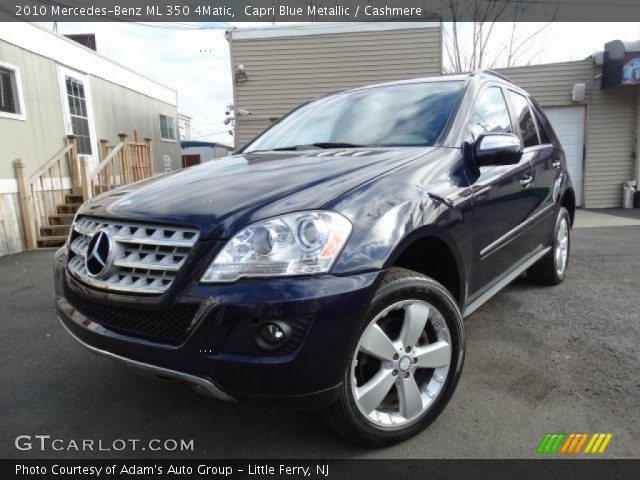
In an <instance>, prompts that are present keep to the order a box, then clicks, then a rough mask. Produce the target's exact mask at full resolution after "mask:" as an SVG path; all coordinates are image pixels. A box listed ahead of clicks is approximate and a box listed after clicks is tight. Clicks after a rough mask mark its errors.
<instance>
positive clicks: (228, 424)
mask: <svg viewBox="0 0 640 480" xmlns="http://www.w3.org/2000/svg"><path fill="white" fill-rule="evenodd" d="M594 214H595V215H598V212H595V213H594ZM581 215H583V216H584V220H585V221H584V222H582V220H583V218H581ZM613 215H614V216H615V215H616V213H615V212H613ZM633 218H635V219H637V216H635V217H633ZM606 220H607V222H604V223H601V224H602V225H605V226H598V225H600V224H598V222H597V219H595V220H594V218H593V215H590V214H589V212H580V213H579V217H578V222H577V225H578V226H583V227H589V228H576V229H574V230H573V238H572V252H571V260H570V270H569V272H568V277H567V279H566V280H565V282H564V283H563V284H561V285H560V286H557V287H544V286H537V285H531V284H529V283H527V282H526V278H524V277H523V278H520V279H518V280H516V281H515V282H514V283H513V284H512V285H511V286H509V287H508V288H506V289H505V290H504V291H503V292H501V293H500V294H499V295H497V296H496V297H495V298H494V299H492V300H491V301H489V302H488V303H487V304H485V305H484V306H483V307H481V308H480V309H479V310H478V311H477V312H476V313H474V314H473V315H472V316H471V317H469V318H468V320H467V323H466V328H467V357H466V364H465V367H464V371H463V373H462V378H461V380H460V383H459V386H458V389H457V392H456V393H455V395H454V397H453V399H452V400H451V402H450V403H449V405H448V407H447V408H446V410H445V411H444V413H443V414H442V415H441V416H440V418H439V419H438V420H437V421H436V422H435V423H433V424H432V425H431V426H430V427H429V428H428V429H427V430H426V431H424V432H423V433H422V434H420V435H419V436H417V437H416V438H414V439H412V440H409V441H407V442H405V443H403V444H401V445H397V446H394V447H390V448H385V449H379V450H367V449H363V448H359V447H355V446H353V445H352V444H350V443H348V442H347V441H345V440H343V439H342V438H341V437H339V436H337V435H336V434H334V433H333V431H332V430H330V429H329V428H328V427H326V426H325V425H324V424H323V423H322V421H321V420H319V419H318V418H317V417H316V416H315V415H313V414H311V413H308V412H300V411H286V410H280V409H277V408H273V407H264V406H259V405H254V404H252V405H248V404H230V403H223V402H220V401H216V400H213V399H210V398H207V397H203V396H200V395H198V394H197V393H195V392H193V391H192V390H190V389H189V388H188V387H186V386H184V385H182V384H178V383H175V382H163V381H160V380H154V379H149V378H145V377H140V376H137V375H134V374H133V373H131V372H130V371H129V370H127V369H124V368H123V367H121V366H119V365H117V364H115V363H113V362H111V361H109V360H107V359H104V358H100V357H96V356H94V355H92V354H90V353H89V352H87V351H86V350H85V349H84V348H82V347H81V346H80V345H78V344H77V343H76V342H75V340H73V339H72V338H70V337H69V335H68V334H67V333H66V332H65V331H64V330H63V328H62V327H61V326H60V324H59V322H58V320H57V319H56V317H55V315H54V312H53V306H52V295H53V294H52V259H53V251H50V250H49V251H38V252H27V253H21V254H17V255H12V256H6V257H2V258H0V339H1V341H2V348H0V379H1V380H0V387H1V388H0V410H1V412H2V413H1V414H0V458H46V457H49V458H109V457H124V458H134V457H142V458H147V457H163V458H172V457H176V458H177V457H181V458H182V457H194V458H205V457H206V458H213V459H215V458H366V457H376V458H451V457H454V458H520V457H535V456H536V453H535V450H536V447H537V445H538V443H539V442H540V440H541V439H542V437H543V436H544V434H545V433H547V432H611V433H613V439H612V440H611V442H610V444H609V446H608V448H607V450H606V452H605V453H604V454H603V455H602V456H601V457H607V458H630V457H635V458H637V457H640V423H639V422H640V402H639V401H638V400H639V398H640V368H639V367H640V351H639V348H638V345H639V344H640V318H639V315H638V312H639V308H638V301H639V299H640V295H639V294H640V226H637V225H635V224H631V225H628V224H627V222H626V221H620V222H615V221H614V222H611V221H610V220H611V219H606ZM594 222H595V224H594ZM585 223H586V225H585ZM20 435H28V436H31V440H32V448H31V449H27V450H19V449H17V448H16V446H15V439H16V437H18V436H20ZM35 435H50V436H51V438H52V439H53V438H57V439H61V442H58V443H57V444H56V445H57V446H58V447H61V448H63V450H61V451H54V450H52V449H51V448H48V449H47V450H46V451H44V452H43V451H40V449H39V444H38V441H35ZM84 439H89V440H93V441H96V442H97V441H98V440H102V441H103V442H104V443H103V445H102V447H103V448H104V447H105V446H106V447H107V448H108V447H110V446H113V445H114V443H113V441H114V440H117V439H125V440H126V439H139V440H140V441H141V443H139V444H137V447H136V448H138V450H136V451H132V450H131V448H129V447H127V448H126V449H125V450H123V451H114V450H113V449H112V450H111V451H96V450H94V451H84V452H83V451H80V452H78V451H76V450H75V449H74V448H73V443H72V441H73V442H81V441H82V440H84ZM153 439H159V440H162V441H164V440H167V439H169V440H176V441H177V442H180V440H181V439H182V440H186V441H187V444H188V443H189V441H190V440H193V450H192V451H179V450H178V451H173V452H167V451H151V450H150V449H149V448H145V447H144V446H145V445H146V446H148V445H149V441H150V440H153ZM21 441H23V442H24V441H25V440H24V439H23V440H21ZM19 442H20V441H19ZM70 445H71V448H70ZM155 445H156V446H157V445H158V444H157V443H156V444H155ZM169 445H170V446H171V445H172V443H169ZM21 446H22V448H25V447H26V443H21ZM97 446H98V445H97V444H95V448H97ZM49 447H51V446H50V445H49ZM142 448H145V450H142ZM579 456H580V457H583V458H584V457H586V455H579Z"/></svg>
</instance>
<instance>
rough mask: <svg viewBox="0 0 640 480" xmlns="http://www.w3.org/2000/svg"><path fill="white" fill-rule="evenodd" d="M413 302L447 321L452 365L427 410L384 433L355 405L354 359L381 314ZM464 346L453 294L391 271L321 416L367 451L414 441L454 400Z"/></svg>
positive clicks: (411, 275)
mask: <svg viewBox="0 0 640 480" xmlns="http://www.w3.org/2000/svg"><path fill="white" fill-rule="evenodd" d="M412 299H415V300H423V301H426V302H428V303H430V304H431V305H433V306H434V307H436V309H437V310H438V311H439V312H440V314H441V315H442V318H444V320H445V322H446V324H447V327H448V329H449V333H450V336H451V360H450V362H451V363H450V366H449V370H448V374H447V377H446V379H445V380H444V384H443V387H442V389H441V390H440V392H439V394H438V395H437V396H436V397H435V398H434V399H433V401H432V402H431V404H430V405H429V406H428V408H427V409H426V410H425V411H424V412H422V413H421V414H420V416H419V417H418V418H417V419H416V420H414V421H413V423H411V424H409V425H407V426H406V427H405V428H401V429H393V430H392V429H385V428H383V427H381V426H378V425H374V424H373V423H372V422H370V421H369V420H368V419H367V418H366V417H365V415H364V414H363V413H361V412H360V410H359V409H358V407H357V405H356V404H355V400H354V398H353V393H352V389H351V385H350V375H351V359H352V358H353V355H354V354H355V349H356V348H357V345H358V342H359V340H360V337H361V336H362V334H363V333H364V331H365V329H366V328H367V327H368V326H369V324H370V322H371V321H372V320H373V319H374V318H375V317H376V316H377V315H378V314H379V313H380V312H382V311H383V310H384V309H385V308H386V307H388V306H390V305H393V304H394V303H397V302H399V301H402V300H412ZM464 346H465V338H464V326H463V320H462V314H461V313H460V309H459V308H458V305H457V304H456V302H455V300H454V299H453V297H452V296H451V294H450V293H449V292H448V291H447V290H446V289H445V288H444V287H443V286H442V285H440V284H439V283H438V282H436V281H435V280H433V279H431V278H429V277H426V276H424V275H421V274H419V273H416V272H413V271H410V270H405V269H402V268H391V269H390V270H389V271H388V272H387V273H386V274H385V277H384V279H383V280H382V282H381V284H380V286H379V288H378V290H377V291H376V294H375V295H374V298H373V301H372V302H371V306H370V308H369V310H368V312H367V314H366V315H365V318H364V319H363V321H362V322H361V325H360V326H359V327H358V334H357V335H355V339H354V341H353V344H352V345H351V349H350V357H349V361H348V362H347V365H345V375H344V380H343V383H342V386H341V391H340V394H339V397H338V399H337V400H336V401H335V402H334V403H333V404H332V405H331V406H329V407H328V408H326V409H325V410H323V411H321V412H320V414H321V416H322V418H323V419H324V420H325V421H326V422H327V423H328V424H329V425H330V426H331V427H332V428H333V429H334V430H336V431H337V432H339V433H340V434H342V435H343V436H344V437H346V438H347V439H348V440H350V441H352V442H355V443H358V444H360V445H363V446H366V447H382V446H386V445H393V444H396V443H399V442H401V441H403V440H406V439H408V438H410V437H413V436H414V435H416V434H418V433H420V432H421V431H422V430H424V429H425V428H426V427H427V426H428V425H429V424H430V423H431V422H433V421H434V420H435V419H436V418H437V417H438V415H439V414H440V413H441V412H442V410H443V409H444V408H445V406H446V405H447V403H448V401H449V399H450V398H451V395H452V394H453V392H454V390H455V388H456V385H457V382H458V379H459V377H460V373H461V371H462V365H463V362H464ZM396 428H397V427H396Z"/></svg>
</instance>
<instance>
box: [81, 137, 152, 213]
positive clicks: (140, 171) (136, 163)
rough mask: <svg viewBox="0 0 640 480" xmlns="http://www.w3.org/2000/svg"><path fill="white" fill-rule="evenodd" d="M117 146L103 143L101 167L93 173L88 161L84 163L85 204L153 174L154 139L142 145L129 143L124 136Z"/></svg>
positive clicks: (84, 160)
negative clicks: (96, 196)
mask: <svg viewBox="0 0 640 480" xmlns="http://www.w3.org/2000/svg"><path fill="white" fill-rule="evenodd" d="M118 136H119V139H120V142H119V143H118V144H117V145H109V141H108V140H100V158H101V160H100V164H99V165H98V166H97V167H96V168H95V169H94V170H93V171H89V164H88V161H86V159H83V160H82V161H81V163H80V170H81V173H80V177H81V183H82V195H83V198H84V201H85V202H86V201H87V200H89V199H90V198H91V197H93V195H98V194H101V193H103V192H106V191H109V190H111V189H113V188H116V187H120V186H122V185H128V184H129V183H133V182H137V181H139V180H144V179H145V178H149V177H151V176H152V175H153V150H152V146H151V145H152V143H151V139H150V138H145V139H144V140H145V141H144V143H142V142H128V141H127V135H125V134H124V133H121V134H120V135H118Z"/></svg>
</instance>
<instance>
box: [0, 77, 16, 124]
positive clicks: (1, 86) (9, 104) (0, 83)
mask: <svg viewBox="0 0 640 480" xmlns="http://www.w3.org/2000/svg"><path fill="white" fill-rule="evenodd" d="M0 112H4V113H14V114H20V107H19V105H18V99H17V92H16V81H15V72H14V71H13V70H8V69H6V68H0Z"/></svg>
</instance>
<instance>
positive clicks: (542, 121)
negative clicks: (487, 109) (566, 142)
mask: <svg viewBox="0 0 640 480" xmlns="http://www.w3.org/2000/svg"><path fill="white" fill-rule="evenodd" d="M533 114H534V115H535V116H536V122H537V124H538V133H539V134H540V143H541V144H542V145H546V144H548V143H553V142H552V141H551V134H549V130H548V129H549V128H550V127H551V126H550V125H549V121H548V120H547V118H546V117H545V116H544V115H543V114H542V113H541V112H540V110H538V108H537V107H536V106H534V107H533Z"/></svg>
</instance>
